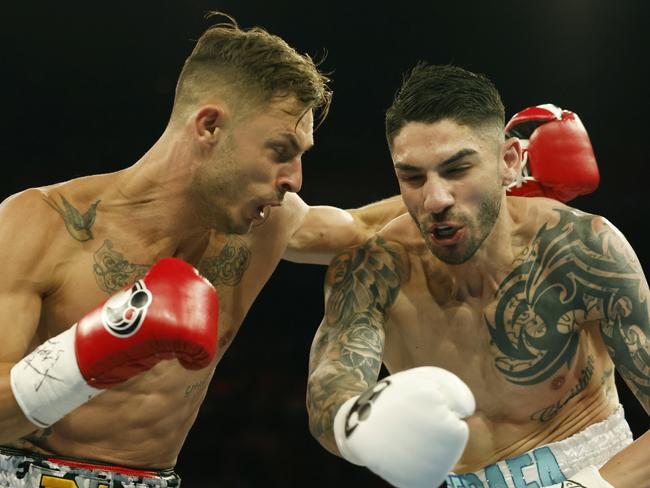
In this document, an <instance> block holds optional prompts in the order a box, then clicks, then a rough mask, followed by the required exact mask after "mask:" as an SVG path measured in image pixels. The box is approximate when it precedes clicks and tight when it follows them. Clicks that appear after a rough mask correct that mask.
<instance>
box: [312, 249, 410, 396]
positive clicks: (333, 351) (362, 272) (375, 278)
mask: <svg viewBox="0 0 650 488" xmlns="http://www.w3.org/2000/svg"><path fill="white" fill-rule="evenodd" d="M401 261H402V256H401V253H400V252H399V249H396V246H395V245H393V244H390V243H386V242H385V241H384V240H383V239H382V238H381V237H375V238H373V239H371V240H370V241H368V242H367V243H366V244H364V245H363V246H359V247H358V248H355V249H352V250H349V251H346V252H344V253H342V254H340V255H338V256H337V257H336V258H335V259H334V260H333V261H332V263H331V264H330V266H329V268H328V270H327V274H326V278H325V280H326V282H325V287H326V301H325V316H324V318H323V321H322V323H321V325H320V327H319V329H318V331H317V333H316V337H315V338H314V342H313V345H312V350H311V355H310V367H311V368H310V369H311V371H312V372H316V371H317V370H318V369H319V368H321V367H322V366H323V365H328V367H331V366H335V369H338V370H339V371H341V372H347V374H348V375H349V376H350V378H351V380H353V381H357V382H358V383H359V388H362V389H365V388H367V387H368V386H369V385H370V384H372V383H374V382H375V381H376V379H377V375H378V374H379V369H380V368H381V361H382V356H383V350H384V339H385V334H384V315H385V313H386V312H387V310H388V309H389V308H390V307H391V306H392V304H393V303H394V301H395V299H396V297H397V294H398V293H399V289H400V286H401V279H402V269H403V266H402V264H401Z"/></svg>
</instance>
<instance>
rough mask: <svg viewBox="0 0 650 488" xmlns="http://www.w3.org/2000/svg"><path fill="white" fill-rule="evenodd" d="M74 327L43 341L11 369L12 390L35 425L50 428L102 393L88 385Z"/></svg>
mask: <svg viewBox="0 0 650 488" xmlns="http://www.w3.org/2000/svg"><path fill="white" fill-rule="evenodd" d="M75 329H76V326H73V327H71V328H69V329H68V330H66V331H65V332H63V333H61V334H59V335H58V336H56V337H53V338H51V339H50V340H48V341H46V342H44V343H43V344H41V345H40V346H38V347H37V348H36V349H34V350H33V351H32V352H31V353H30V354H28V355H27V356H26V357H24V358H23V359H21V360H20V361H19V362H18V363H16V364H15V365H14V367H13V368H11V389H12V391H13V393H14V397H15V398H16V402H17V403H18V406H19V407H20V409H21V410H22V411H23V414H25V417H27V420H29V421H30V422H31V423H33V424H34V425H36V426H38V427H41V428H44V427H49V426H50V425H52V424H53V423H55V422H57V421H58V420H60V419H61V418H62V417H64V416H65V415H67V414H68V413H70V412H71V411H72V410H74V409H75V408H77V407H79V406H80V405H82V404H84V403H86V402H87V401H88V400H90V399H91V398H92V397H94V396H96V395H98V394H99V393H101V392H102V391H103V390H98V389H96V388H93V387H92V386H88V384H87V383H86V380H85V379H84V378H83V376H81V372H80V371H79V366H77V356H76V354H75Z"/></svg>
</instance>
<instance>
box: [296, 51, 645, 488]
mask: <svg viewBox="0 0 650 488" xmlns="http://www.w3.org/2000/svg"><path fill="white" fill-rule="evenodd" d="M503 129H504V108H503V104H502V102H501V99H500V96H499V94H498V92H497V90H496V89H495V87H494V85H493V84H492V83H491V82H490V81H489V80H488V79H487V78H485V77H484V76H481V75H476V74H473V73H470V72H468V71H465V70H463V69H461V68H458V67H453V66H433V65H428V64H424V63H423V64H420V65H418V66H417V67H415V68H414V69H413V70H412V71H411V73H410V74H409V76H408V77H407V78H406V79H405V81H404V84H403V86H402V88H401V90H400V91H399V92H398V94H397V96H396V98H395V101H394V103H393V105H392V106H391V107H390V109H389V110H388V112H387V114H386V132H387V138H388V144H389V148H390V151H391V156H392V159H393V163H394V167H395V172H396V175H397V179H398V181H399V185H400V190H401V194H402V197H403V199H404V202H405V204H406V206H407V208H408V211H409V214H407V215H404V216H402V217H399V218H397V219H395V220H394V221H393V222H391V223H390V224H389V225H388V226H386V227H385V228H384V229H382V230H381V231H380V232H379V233H378V234H377V235H375V236H374V237H372V238H371V239H370V240H368V241H367V242H366V243H365V244H364V245H362V246H360V247H357V248H353V249H351V250H349V251H346V252H344V253H342V254H340V255H339V256H338V257H336V258H335V259H334V260H333V261H332V264H331V265H330V268H329V270H328V274H327V278H326V311H325V317H324V319H323V322H322V323H321V325H320V328H319V330H318V332H317V334H316V337H315V339H314V342H313V346H312V353H311V359H310V376H309V384H308V399H307V404H308V408H309V415H310V427H311V430H312V432H313V434H314V435H315V437H316V438H317V439H318V440H319V441H320V442H321V444H322V445H323V446H324V447H325V448H327V449H328V450H330V451H331V452H333V453H337V454H339V455H341V456H343V457H344V458H345V459H347V460H349V461H350V462H353V463H356V464H359V465H363V466H367V467H368V468H369V469H371V470H372V471H374V472H375V473H377V474H379V475H380V476H382V477H383V478H385V479H386V480H388V481H389V482H390V483H392V484H393V485H395V486H399V487H411V488H412V487H435V486H438V485H439V484H440V483H441V482H443V480H445V478H447V485H448V486H450V487H464V488H488V487H489V488H497V487H498V488H506V487H507V488H535V487H542V486H554V487H559V486H565V487H588V488H603V487H609V488H611V486H612V485H613V486H615V487H616V488H625V487H641V486H649V485H648V479H650V463H648V462H647V452H648V447H649V446H648V442H649V439H648V436H647V435H645V436H643V437H641V438H639V439H637V440H636V441H634V443H632V435H631V433H630V429H629V427H628V425H627V423H626V421H625V418H624V415H623V410H622V407H621V406H620V405H619V401H618V395H617V392H616V387H615V384H614V376H613V372H614V368H615V367H616V368H617V370H618V371H619V372H620V374H621V375H622V377H623V378H624V379H625V381H626V382H627V384H628V385H629V386H630V388H631V389H632V391H633V392H634V393H635V395H636V396H637V398H638V400H639V401H640V402H641V403H642V405H643V407H644V408H645V409H646V411H650V386H649V385H650V342H649V341H648V337H649V336H650V323H649V322H648V303H649V302H650V300H649V298H650V293H649V291H648V284H647V282H646V280H645V277H644V275H643V272H642V270H641V265H640V264H639V261H638V259H637V258H636V256H635V254H634V252H633V250H632V248H631V247H630V245H629V244H628V243H627V242H626V240H625V239H624V237H623V236H622V235H621V233H620V232H619V231H618V230H617V229H615V228H614V226H612V224H610V223H609V222H608V221H607V220H605V219H604V218H602V217H599V216H596V215H589V214H586V213H584V212H580V211H578V210H576V209H573V208H571V207H568V206H567V205H565V204H563V203H561V202H560V201H558V200H556V199H554V198H559V199H562V200H566V201H568V200H570V199H572V198H573V197H575V196H576V195H577V194H580V193H585V192H589V191H591V190H593V189H594V188H595V186H596V185H597V183H598V171H597V166H596V162H595V159H594V155H593V151H592V150H591V146H590V143H589V139H588V136H587V134H586V132H585V130H584V127H583V126H582V124H581V123H580V121H579V119H577V117H576V116H575V114H572V113H570V112H567V111H562V110H559V109H557V108H556V107H551V106H539V107H531V108H529V109H527V110H525V111H523V112H521V113H519V114H517V115H516V116H515V117H514V118H513V120H512V121H511V123H510V124H509V125H508V135H507V137H504V130H503ZM513 132H515V133H517V134H518V135H519V136H520V137H523V138H525V139H526V145H525V146H526V150H527V158H528V164H527V166H526V167H527V169H526V175H525V176H523V177H520V176H519V175H520V174H523V173H521V170H522V168H521V164H522V161H525V160H524V159H523V158H522V142H521V141H520V140H519V139H518V138H516V137H511V134H512V133H513ZM513 184H514V185H515V186H517V188H518V189H517V190H516V191H517V192H518V193H519V194H530V193H533V194H538V195H545V196H550V197H553V198H546V197H534V196H526V197H521V196H508V195H507V192H506V189H507V187H510V186H512V185H513ZM382 362H383V364H384V365H385V366H386V367H387V369H388V371H389V372H390V373H391V375H390V376H388V377H386V378H384V379H382V380H381V381H379V382H377V377H378V374H379V371H380V366H381V364H382ZM617 453H618V454H617Z"/></svg>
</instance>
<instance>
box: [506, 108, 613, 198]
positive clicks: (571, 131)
mask: <svg viewBox="0 0 650 488" xmlns="http://www.w3.org/2000/svg"><path fill="white" fill-rule="evenodd" d="M505 132H506V137H518V138H519V139H520V140H521V143H522V149H523V161H522V168H521V171H520V174H519V177H518V178H517V179H516V181H515V182H514V183H513V184H512V185H511V186H510V187H509V188H508V193H509V194H510V195H516V196H544V197H548V198H554V199H556V200H559V201H561V202H569V201H571V200H573V199H574V198H576V197H577V196H579V195H586V194H588V193H591V192H593V191H594V190H595V189H596V188H598V183H599V182H600V175H599V173H598V164H597V163H596V157H595V156H594V151H593V149H592V147H591V142H590V141H589V136H588V135H587V131H586V130H585V127H584V125H582V122H581V121H580V118H579V117H578V116H577V115H576V114H575V113H573V112H570V111H568V110H562V109H560V108H559V107H556V106H555V105H551V104H545V105H538V106H536V107H529V108H527V109H525V110H522V111H521V112H519V113H517V114H515V115H514V116H513V117H512V118H511V119H510V121H509V122H508V123H507V124H506V127H505Z"/></svg>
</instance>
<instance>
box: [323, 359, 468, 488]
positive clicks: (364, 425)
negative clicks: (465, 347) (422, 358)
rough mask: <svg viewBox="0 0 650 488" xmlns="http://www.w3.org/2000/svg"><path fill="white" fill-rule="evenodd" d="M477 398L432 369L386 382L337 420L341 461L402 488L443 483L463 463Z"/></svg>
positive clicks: (357, 399)
mask: <svg viewBox="0 0 650 488" xmlns="http://www.w3.org/2000/svg"><path fill="white" fill-rule="evenodd" d="M475 407H476V405H475V401H474V395H472V392H471V391H470V389H469V388H468V387H467V385H466V384H465V383H463V381H462V380H461V379H460V378H458V377H457V376H456V375H455V374H453V373H451V372H449V371H447V370H444V369H441V368H435V367H432V366H424V367H419V368H413V369H408V370H405V371H401V372H399V373H396V374H394V375H391V376H388V377H386V378H384V379H383V380H382V381H380V382H379V383H377V384H376V385H374V386H373V387H371V388H369V389H368V390H367V391H366V392H365V393H363V394H362V395H361V396H355V397H352V398H350V399H349V400H347V401H346V402H345V403H344V404H343V405H341V407H340V408H339V410H338V412H337V413H336V417H335V418H334V437H335V439H336V445H337V446H338V449H339V452H340V453H341V456H343V458H345V459H347V460H348V461H350V462H351V463H354V464H358V465H361V466H366V467H367V468H368V469H369V470H370V471H372V472H373V473H375V474H377V475H379V476H381V477H382V478H384V479H385V480H386V481H388V482H389V483H391V484H392V485H394V486H397V487H399V488H419V487H427V488H431V487H435V486H438V485H440V483H442V481H443V480H444V479H445V477H446V476H447V474H449V472H450V471H451V470H452V468H453V467H454V465H455V464H456V463H457V462H458V460H459V459H460V456H461V455H462V454H463V450H464V449H465V444H466V443H467V438H468V435H469V428H468V426H467V424H466V423H465V421H464V420H462V419H463V418H465V417H468V416H470V415H472V414H473V413H474V409H475Z"/></svg>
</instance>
